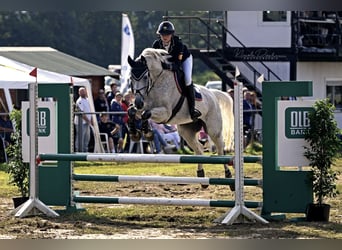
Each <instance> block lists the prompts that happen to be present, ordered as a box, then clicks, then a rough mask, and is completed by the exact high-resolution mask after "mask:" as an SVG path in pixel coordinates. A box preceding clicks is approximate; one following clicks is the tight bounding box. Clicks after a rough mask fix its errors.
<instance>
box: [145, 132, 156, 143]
mask: <svg viewBox="0 0 342 250" xmlns="http://www.w3.org/2000/svg"><path fill="white" fill-rule="evenodd" d="M144 137H145V139H146V140H147V141H153V137H154V134H153V131H148V132H147V133H145V134H144Z"/></svg>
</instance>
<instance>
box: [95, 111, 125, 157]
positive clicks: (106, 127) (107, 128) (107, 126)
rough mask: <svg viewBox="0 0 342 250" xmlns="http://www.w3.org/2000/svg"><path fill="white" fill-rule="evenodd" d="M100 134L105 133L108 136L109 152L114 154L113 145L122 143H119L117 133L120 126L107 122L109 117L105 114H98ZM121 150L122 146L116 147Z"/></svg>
mask: <svg viewBox="0 0 342 250" xmlns="http://www.w3.org/2000/svg"><path fill="white" fill-rule="evenodd" d="M99 131H100V133H106V134H107V135H108V144H109V152H111V153H115V145H118V144H120V143H122V141H119V136H118V132H119V131H120V126H119V125H118V124H115V123H114V122H112V121H110V120H109V115H108V114H106V113H101V114H100V122H99ZM118 147H119V148H120V147H121V148H122V145H119V146H118Z"/></svg>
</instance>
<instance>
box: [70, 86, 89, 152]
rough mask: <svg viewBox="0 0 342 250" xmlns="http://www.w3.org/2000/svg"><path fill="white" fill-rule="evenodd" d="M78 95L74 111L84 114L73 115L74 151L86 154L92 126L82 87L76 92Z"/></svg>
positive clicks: (86, 99)
mask: <svg viewBox="0 0 342 250" xmlns="http://www.w3.org/2000/svg"><path fill="white" fill-rule="evenodd" d="M78 94H79V98H78V99H77V100H76V109H77V111H78V112H83V113H84V114H81V115H75V119H74V124H75V130H76V131H75V132H76V133H75V150H76V152H88V144H89V141H90V126H91V125H92V124H93V122H92V115H91V114H89V112H91V110H90V104H89V100H88V97H87V90H86V89H85V88H84V87H81V88H79V90H78ZM80 120H81V121H80ZM79 122H81V125H79ZM80 146H81V148H80Z"/></svg>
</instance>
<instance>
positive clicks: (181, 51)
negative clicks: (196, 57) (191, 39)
mask: <svg viewBox="0 0 342 250" xmlns="http://www.w3.org/2000/svg"><path fill="white" fill-rule="evenodd" d="M170 43H171V44H170V47H169V51H168V52H169V54H170V55H171V56H172V58H171V59H170V62H173V63H175V64H177V65H178V66H180V65H181V63H182V62H184V61H185V59H187V58H188V57H189V56H190V52H189V50H188V48H187V47H186V45H184V44H183V43H182V40H181V39H180V38H179V37H178V36H175V35H173V36H172V38H171V41H170ZM152 48H154V49H165V48H164V47H163V41H162V40H161V39H160V38H159V39H157V40H155V41H154V42H153V44H152Z"/></svg>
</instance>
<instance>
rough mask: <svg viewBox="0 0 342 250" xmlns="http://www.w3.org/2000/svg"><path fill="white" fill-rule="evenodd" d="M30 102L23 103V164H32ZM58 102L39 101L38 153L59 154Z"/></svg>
mask: <svg viewBox="0 0 342 250" xmlns="http://www.w3.org/2000/svg"><path fill="white" fill-rule="evenodd" d="M29 107H30V103H29V102H22V108H21V109H22V111H21V113H22V120H21V127H22V131H21V135H22V154H23V162H30V135H29V129H30V127H29V126H30V125H33V124H34V123H32V122H31V121H30V122H29V117H30V115H29ZM56 128H57V120H56V102H51V101H49V102H42V101H38V152H39V153H40V154H42V153H46V154H57V129H56Z"/></svg>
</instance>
